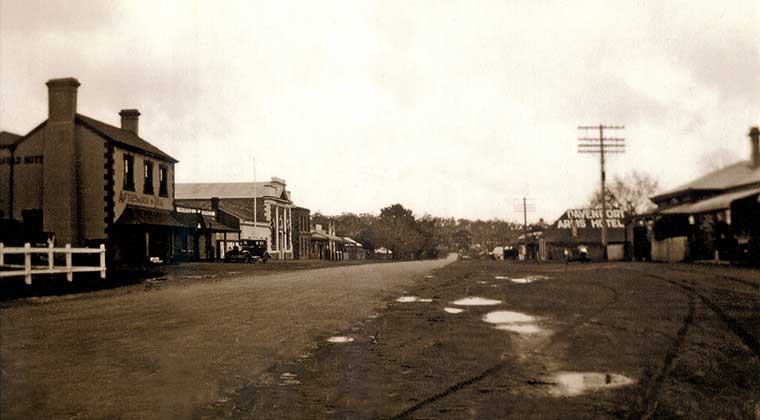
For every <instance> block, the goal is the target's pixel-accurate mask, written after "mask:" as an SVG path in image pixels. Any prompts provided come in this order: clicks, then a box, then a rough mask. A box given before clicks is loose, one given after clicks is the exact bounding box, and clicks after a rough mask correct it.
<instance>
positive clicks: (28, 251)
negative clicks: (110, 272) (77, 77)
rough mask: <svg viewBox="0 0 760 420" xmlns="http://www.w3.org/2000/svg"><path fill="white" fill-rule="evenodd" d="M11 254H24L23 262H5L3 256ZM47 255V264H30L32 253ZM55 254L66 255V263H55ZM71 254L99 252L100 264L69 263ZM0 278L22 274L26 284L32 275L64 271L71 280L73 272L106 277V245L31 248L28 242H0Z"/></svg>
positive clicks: (29, 282) (67, 278) (51, 245)
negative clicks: (18, 245)
mask: <svg viewBox="0 0 760 420" xmlns="http://www.w3.org/2000/svg"><path fill="white" fill-rule="evenodd" d="M11 254H22V255H24V264H5V256H6V255H11ZM33 254H43V255H47V265H32V255H33ZM55 254H65V255H66V265H65V266H56V265H55ZM72 254H100V265H99V266H97V267H93V266H74V265H73V264H72V263H71V260H72V258H71V255H72ZM0 268H2V270H0V278H3V277H16V276H24V282H26V284H32V276H35V275H40V274H60V273H66V280H68V281H73V280H74V273H84V272H95V271H99V272H100V278H102V279H104V278H106V246H105V245H100V248H72V247H71V245H70V244H66V247H65V248H54V247H53V244H50V245H49V246H48V247H47V248H33V247H32V246H31V245H30V244H29V243H27V244H25V245H24V246H23V247H6V246H5V245H3V243H2V242H0ZM5 268H21V270H11V271H5V270H4V269H5Z"/></svg>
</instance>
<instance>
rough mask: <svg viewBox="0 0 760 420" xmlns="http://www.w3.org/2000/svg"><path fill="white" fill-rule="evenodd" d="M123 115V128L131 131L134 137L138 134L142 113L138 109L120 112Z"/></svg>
mask: <svg viewBox="0 0 760 420" xmlns="http://www.w3.org/2000/svg"><path fill="white" fill-rule="evenodd" d="M119 115H121V128H122V129H124V130H127V131H131V132H132V133H134V135H136V136H137V135H138V134H137V126H138V122H139V120H140V111H138V110H136V109H122V110H121V112H119Z"/></svg>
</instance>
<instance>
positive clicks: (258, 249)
mask: <svg viewBox="0 0 760 420" xmlns="http://www.w3.org/2000/svg"><path fill="white" fill-rule="evenodd" d="M271 258H272V257H271V256H270V255H269V253H268V252H267V242H266V241H264V240H243V241H241V242H240V246H237V245H235V246H233V247H232V249H230V250H228V251H227V252H226V253H225V254H224V261H225V262H244V263H251V262H253V263H255V262H261V263H265V262H267V261H268V260H269V259H271Z"/></svg>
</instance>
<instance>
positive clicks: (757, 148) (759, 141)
mask: <svg viewBox="0 0 760 420" xmlns="http://www.w3.org/2000/svg"><path fill="white" fill-rule="evenodd" d="M749 141H750V143H751V144H752V161H751V163H752V168H753V169H757V168H760V129H758V128H757V126H755V127H752V128H750V129H749Z"/></svg>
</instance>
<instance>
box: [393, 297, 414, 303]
mask: <svg viewBox="0 0 760 420" xmlns="http://www.w3.org/2000/svg"><path fill="white" fill-rule="evenodd" d="M416 301H417V296H401V297H400V298H398V299H396V302H401V303H409V302H416Z"/></svg>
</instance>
